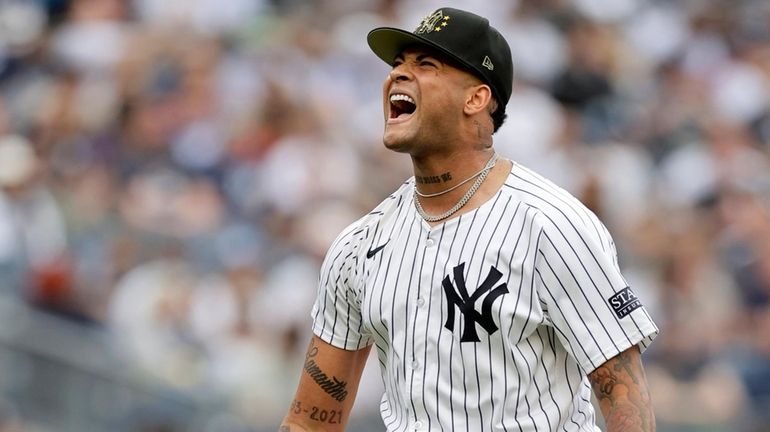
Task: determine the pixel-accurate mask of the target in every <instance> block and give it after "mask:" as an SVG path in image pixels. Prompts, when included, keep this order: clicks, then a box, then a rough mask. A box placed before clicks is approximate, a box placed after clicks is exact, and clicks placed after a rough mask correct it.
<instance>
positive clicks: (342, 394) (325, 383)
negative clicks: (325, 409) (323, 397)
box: [303, 340, 348, 402]
mask: <svg viewBox="0 0 770 432" xmlns="http://www.w3.org/2000/svg"><path fill="white" fill-rule="evenodd" d="M317 355H318V348H317V347H316V346H315V344H314V342H313V341H312V340H311V341H310V347H309V348H308V350H307V354H306V355H305V365H304V367H303V369H305V372H307V374H308V375H310V377H311V378H313V381H315V382H316V384H318V386H319V387H321V389H322V390H323V391H324V392H326V393H327V394H328V395H329V396H331V397H332V398H334V399H335V400H336V401H337V402H342V401H344V400H345V398H346V397H348V390H347V385H348V383H347V382H345V381H342V380H340V379H339V378H337V377H336V376H333V375H332V376H331V377H329V375H327V374H326V372H324V371H323V370H322V369H321V367H320V366H318V363H316V361H315V356H317Z"/></svg>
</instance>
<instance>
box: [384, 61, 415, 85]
mask: <svg viewBox="0 0 770 432" xmlns="http://www.w3.org/2000/svg"><path fill="white" fill-rule="evenodd" d="M389 76H390V80H391V81H393V82H399V81H408V80H410V79H411V76H412V75H411V73H410V72H409V71H408V70H407V68H406V66H404V64H403V63H402V64H399V65H397V66H395V67H393V69H391V71H390V74H389Z"/></svg>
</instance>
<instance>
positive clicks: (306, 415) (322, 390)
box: [278, 336, 371, 432]
mask: <svg viewBox="0 0 770 432" xmlns="http://www.w3.org/2000/svg"><path fill="white" fill-rule="evenodd" d="M370 350H371V346H368V347H365V348H362V349H360V350H357V351H348V350H343V349H340V348H336V347H334V346H332V345H330V344H328V343H326V342H324V341H323V340H321V339H320V338H318V337H317V336H313V339H312V340H311V341H310V346H309V347H308V350H307V354H305V362H304V364H303V365H302V375H301V376H300V380H299V387H298V388H297V393H296V395H295V396H294V400H293V401H292V403H291V406H290V407H289V413H288V414H287V415H286V417H285V418H284V420H283V423H282V424H281V426H280V428H279V429H278V430H279V432H305V431H306V432H311V431H324V432H335V431H344V430H345V425H346V424H347V422H348V417H349V416H350V410H351V408H352V407H353V401H354V399H355V397H356V392H357V391H358V383H359V381H360V380H361V373H362V372H363V370H364V365H366V359H367V357H368V356H369V351H370Z"/></svg>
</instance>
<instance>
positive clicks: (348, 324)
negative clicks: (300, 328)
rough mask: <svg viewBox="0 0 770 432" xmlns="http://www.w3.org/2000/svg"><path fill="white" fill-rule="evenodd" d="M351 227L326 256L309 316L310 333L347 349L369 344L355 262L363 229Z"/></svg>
mask: <svg viewBox="0 0 770 432" xmlns="http://www.w3.org/2000/svg"><path fill="white" fill-rule="evenodd" d="M357 226H358V224H353V225H351V226H349V227H348V228H346V229H345V230H344V231H343V232H342V233H341V234H340V235H339V236H338V237H337V239H336V240H335V241H334V243H333V244H332V246H331V247H330V248H329V251H328V252H327V254H326V258H325V259H324V262H323V265H322V266H321V275H320V279H319V283H318V294H317V296H316V301H315V304H314V305H313V310H312V312H311V316H312V318H313V333H314V334H315V335H316V336H318V337H319V338H321V339H322V340H323V341H325V342H327V343H329V344H331V345H333V346H335V347H337V348H342V349H346V350H357V349H360V348H363V347H365V346H368V345H370V344H371V343H372V339H371V337H370V335H368V334H366V332H365V331H364V327H363V325H362V317H361V301H360V294H361V292H360V288H359V286H358V283H359V274H358V272H359V271H358V261H359V252H360V243H361V238H362V233H363V231H364V230H363V229H360V228H357Z"/></svg>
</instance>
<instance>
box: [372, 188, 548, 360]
mask: <svg viewBox="0 0 770 432" xmlns="http://www.w3.org/2000/svg"><path fill="white" fill-rule="evenodd" d="M496 207H499V208H498V210H497V212H491V211H487V212H484V211H479V212H473V213H469V214H466V215H463V216H461V217H460V218H458V219H454V220H450V221H448V222H447V223H445V224H443V225H439V226H437V227H435V228H434V229H430V228H429V227H428V226H427V225H426V224H425V223H423V222H422V221H421V220H419V219H417V218H413V219H411V220H409V219H408V218H407V219H406V220H405V221H402V222H400V223H393V224H392V225H390V226H389V225H388V223H387V222H388V221H384V222H385V223H384V224H383V225H382V228H381V231H380V233H379V235H374V236H373V240H372V242H371V245H370V246H369V249H368V250H367V258H366V260H365V262H364V266H363V271H362V274H363V280H362V284H361V286H362V288H363V292H362V293H361V296H360V298H361V300H362V302H361V313H362V318H363V324H364V326H365V327H366V330H368V331H369V332H370V334H371V335H372V337H373V338H374V340H375V342H376V344H377V346H378V347H379V348H380V349H381V350H387V351H388V352H389V355H390V356H395V357H397V358H399V359H400V360H403V359H404V358H408V357H417V356H419V354H420V351H422V353H423V354H424V353H428V354H431V353H435V354H437V355H438V356H439V357H441V356H442V355H450V354H449V352H448V351H447V352H446V353H443V354H442V351H443V350H444V349H450V348H451V346H452V345H455V344H461V345H462V348H470V347H472V346H473V345H474V344H481V345H488V344H489V341H490V340H495V341H496V342H495V345H501V346H508V347H509V346H511V344H516V343H518V341H520V340H522V339H524V338H526V337H527V336H528V334H529V333H531V332H533V331H534V330H535V328H536V327H537V325H539V324H541V323H542V320H543V313H542V309H541V305H540V303H539V301H538V299H537V296H536V295H535V287H534V284H535V275H534V262H535V259H536V255H537V254H536V251H535V248H536V241H537V233H536V232H534V230H535V228H534V226H533V224H532V220H531V218H529V217H528V216H529V214H528V213H529V212H528V211H527V210H526V209H525V208H524V207H519V206H514V205H511V204H510V203H509V205H507V206H506V205H498V206H496ZM495 213H496V214H495ZM503 221H505V222H503ZM459 348H460V347H458V349H459Z"/></svg>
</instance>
